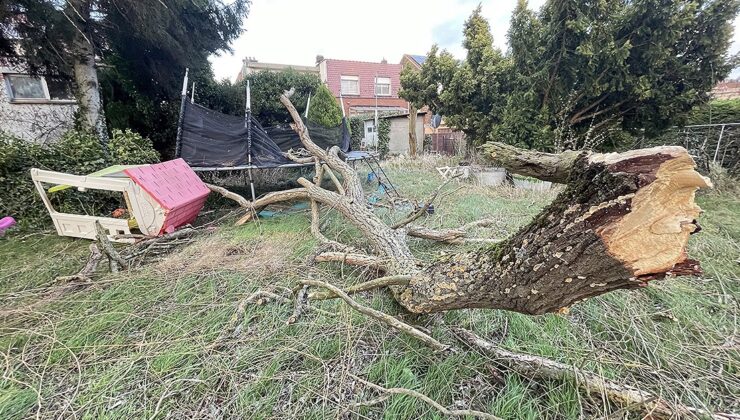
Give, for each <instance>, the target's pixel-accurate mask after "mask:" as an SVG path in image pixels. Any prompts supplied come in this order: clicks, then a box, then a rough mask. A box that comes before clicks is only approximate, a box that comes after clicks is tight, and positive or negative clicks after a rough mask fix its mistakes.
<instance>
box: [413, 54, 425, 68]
mask: <svg viewBox="0 0 740 420" xmlns="http://www.w3.org/2000/svg"><path fill="white" fill-rule="evenodd" d="M409 57H411V59H413V60H414V61H416V63H417V64H419V65H420V66H421V65H423V64H424V62H425V61H427V56H426V55H414V54H409Z"/></svg>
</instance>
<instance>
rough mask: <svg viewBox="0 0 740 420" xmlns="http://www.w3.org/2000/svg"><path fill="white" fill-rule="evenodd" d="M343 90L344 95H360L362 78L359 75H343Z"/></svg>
mask: <svg viewBox="0 0 740 420" xmlns="http://www.w3.org/2000/svg"><path fill="white" fill-rule="evenodd" d="M341 81H342V85H341V92H342V95H359V94H360V78H359V77H357V76H342V79H341Z"/></svg>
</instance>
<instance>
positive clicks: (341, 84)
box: [317, 57, 409, 116]
mask: <svg viewBox="0 0 740 420" xmlns="http://www.w3.org/2000/svg"><path fill="white" fill-rule="evenodd" d="M319 59H320V61H319V62H318V64H317V66H318V68H319V77H320V78H321V81H322V82H323V83H325V84H326V86H327V87H328V88H329V90H330V91H331V92H332V93H333V94H334V96H335V97H336V98H337V100H338V99H339V97H340V96H341V97H342V101H343V102H344V112H345V114H346V115H348V116H350V115H358V114H367V113H372V112H375V109H376V106H377V109H378V111H379V112H395V113H401V112H408V106H409V104H408V102H406V101H405V100H404V99H402V98H399V97H398V91H399V89H400V88H401V77H400V76H401V69H402V68H403V65H401V64H391V63H388V62H387V61H386V60H383V61H381V62H380V63H371V62H366V61H350V60H334V59H325V58H323V57H319Z"/></svg>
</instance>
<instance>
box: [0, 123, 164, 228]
mask: <svg viewBox="0 0 740 420" xmlns="http://www.w3.org/2000/svg"><path fill="white" fill-rule="evenodd" d="M109 146H110V153H109V156H106V154H105V152H104V150H103V148H102V146H101V145H100V142H99V141H98V140H97V138H96V137H95V136H94V135H92V134H89V133H85V132H81V131H75V130H71V131H69V132H67V133H66V134H65V135H64V136H63V137H62V138H61V139H60V140H59V141H58V142H56V143H53V144H51V145H49V146H48V147H42V146H39V145H37V144H33V143H30V142H28V141H25V140H22V139H18V138H15V137H13V136H11V135H8V134H5V133H2V132H0V217H4V216H13V217H15V218H16V219H17V220H18V222H19V224H20V225H21V226H22V227H39V226H42V225H44V224H46V223H48V222H49V218H48V213H47V211H46V208H45V207H44V204H43V202H42V201H41V197H40V196H39V194H38V192H37V191H36V189H35V187H34V185H33V182H32V180H31V174H30V170H31V168H39V169H46V170H52V171H58V172H66V173H71V174H76V175H84V174H89V173H91V172H95V171H97V170H100V169H102V168H105V167H107V166H110V165H112V164H132V163H148V162H156V161H158V154H157V152H156V151H154V150H153V149H152V147H151V142H149V140H147V139H144V138H142V137H140V136H139V135H138V134H136V133H133V132H131V131H126V132H121V131H120V130H115V131H114V133H113V139H112V140H111V142H110V143H109ZM49 199H50V200H51V201H52V204H53V205H54V207H55V208H56V209H57V210H59V211H63V212H72V213H81V214H95V215H100V214H104V213H106V212H108V211H110V210H113V209H115V208H116V207H119V206H121V205H122V204H123V203H121V197H120V194H118V193H110V192H104V191H88V192H80V191H77V190H76V189H74V188H68V189H65V190H62V191H58V192H55V193H52V194H50V195H49Z"/></svg>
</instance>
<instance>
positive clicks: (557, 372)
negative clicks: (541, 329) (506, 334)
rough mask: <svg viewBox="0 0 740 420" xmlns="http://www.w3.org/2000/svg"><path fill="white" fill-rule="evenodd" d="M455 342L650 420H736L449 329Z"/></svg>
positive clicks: (527, 373)
mask: <svg viewBox="0 0 740 420" xmlns="http://www.w3.org/2000/svg"><path fill="white" fill-rule="evenodd" d="M452 332H453V333H454V334H455V335H456V336H457V337H458V339H459V340H460V341H462V342H464V343H466V344H467V345H468V346H470V347H473V348H477V349H479V350H481V351H482V352H483V353H485V354H488V355H490V356H493V357H494V358H495V359H496V361H498V362H501V363H503V364H504V365H506V366H507V367H508V368H509V369H511V370H513V371H514V372H516V373H518V374H520V375H523V376H526V377H528V378H533V379H540V380H542V379H544V380H557V381H571V382H573V383H575V384H576V385H577V386H578V387H579V388H581V390H583V391H584V392H586V393H587V394H592V395H600V396H604V397H606V398H607V399H608V400H610V401H612V402H614V403H617V404H619V405H621V406H625V407H631V408H632V410H634V411H640V412H642V413H644V414H645V415H646V416H648V417H651V418H665V419H668V418H676V417H679V418H694V417H697V416H699V417H709V418H712V419H716V420H730V419H733V418H734V419H737V417H736V416H734V415H732V414H716V413H710V412H708V411H706V410H703V409H699V408H694V407H688V406H685V405H681V404H676V403H669V402H668V401H666V400H664V399H662V398H660V397H659V396H657V395H653V394H651V393H649V392H647V391H643V390H641V389H638V388H633V387H631V386H628V385H622V384H618V383H616V382H612V381H609V380H607V379H605V378H603V377H601V376H599V375H596V374H595V373H591V372H588V371H586V370H583V369H580V368H577V367H575V366H570V365H566V364H564V363H560V362H556V361H554V360H550V359H547V358H544V357H540V356H533V355H529V354H522V353H514V352H510V351H508V350H504V349H502V348H500V347H498V346H496V345H495V344H493V343H491V342H490V341H487V340H484V339H482V338H480V337H478V336H477V335H476V334H475V333H473V332H471V331H468V330H466V329H464V328H452Z"/></svg>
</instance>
